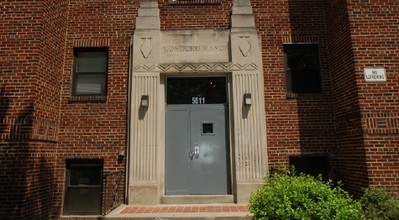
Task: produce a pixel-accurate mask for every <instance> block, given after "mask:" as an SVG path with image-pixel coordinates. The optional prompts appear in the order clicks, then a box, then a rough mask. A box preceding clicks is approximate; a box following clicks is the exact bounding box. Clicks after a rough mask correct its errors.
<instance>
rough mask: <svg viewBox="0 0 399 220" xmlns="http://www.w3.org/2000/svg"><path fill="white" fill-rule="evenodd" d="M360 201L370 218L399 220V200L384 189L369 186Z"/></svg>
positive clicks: (374, 219) (375, 219) (373, 219)
mask: <svg viewBox="0 0 399 220" xmlns="http://www.w3.org/2000/svg"><path fill="white" fill-rule="evenodd" d="M360 202H361V204H362V207H363V210H364V213H365V215H366V217H367V218H368V219H372V220H399V201H398V200H397V199H395V198H394V197H393V196H391V195H390V194H389V193H388V192H386V191H385V190H384V189H381V188H376V187H370V188H367V189H366V190H365V192H364V194H363V196H362V198H361V199H360Z"/></svg>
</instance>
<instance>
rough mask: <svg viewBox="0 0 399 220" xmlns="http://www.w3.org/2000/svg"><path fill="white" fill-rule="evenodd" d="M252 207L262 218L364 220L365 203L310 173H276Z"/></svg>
mask: <svg viewBox="0 0 399 220" xmlns="http://www.w3.org/2000/svg"><path fill="white" fill-rule="evenodd" d="M249 210H250V212H251V213H253V214H254V217H255V218H256V219H261V220H267V219H270V220H280V219H281V220H295V219H300V220H319V219H320V220H321V219H323V220H329V219H337V220H338V219H339V220H346V219H347V220H358V219H359V220H360V219H365V218H364V215H363V212H362V209H361V205H360V203H359V202H357V201H354V200H353V199H352V198H351V197H350V196H349V194H348V193H347V192H345V191H344V190H342V189H341V187H339V186H337V187H335V188H332V187H331V183H330V182H327V183H324V182H323V181H322V180H321V178H314V177H311V176H309V175H304V174H301V175H289V174H286V173H280V174H275V175H273V176H270V177H267V178H265V185H264V186H263V187H261V188H260V189H258V190H257V191H256V192H255V193H253V194H252V196H251V198H250V207H249Z"/></svg>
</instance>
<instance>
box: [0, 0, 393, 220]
mask: <svg viewBox="0 0 399 220" xmlns="http://www.w3.org/2000/svg"><path fill="white" fill-rule="evenodd" d="M0 8H1V12H0V13H1V15H2V16H1V17H0V21H1V22H0V39H1V41H0V42H1V43H0V125H1V126H0V218H10V217H14V218H22V219H24V218H28V217H29V218H32V219H46V218H49V216H55V217H58V216H60V215H64V214H65V215H68V213H69V212H68V210H70V213H75V214H76V209H77V208H76V207H73V206H70V205H68V201H69V200H68V199H71V200H72V201H73V199H74V198H78V197H74V196H76V195H77V194H76V193H75V194H74V193H73V187H71V188H69V186H73V182H74V181H75V180H74V176H75V175H76V178H78V180H76V181H78V184H77V186H79V184H80V185H90V184H92V185H93V186H98V187H99V189H98V190H100V191H101V193H100V194H99V195H100V196H99V197H98V199H99V202H98V204H99V205H100V206H101V207H100V208H99V213H98V214H104V213H106V211H107V209H108V208H109V207H108V204H109V202H110V201H109V200H112V201H111V203H112V202H119V201H121V200H123V201H124V202H125V203H128V204H158V203H163V202H171V199H170V198H169V196H168V195H167V193H165V192H167V191H168V189H169V188H168V187H169V186H168V184H172V186H171V188H170V189H171V192H172V193H171V195H175V194H178V193H173V192H175V191H173V190H172V189H174V188H173V187H175V186H174V185H173V184H174V183H169V182H168V180H167V179H168V178H169V179H171V178H172V177H171V176H168V175H170V174H168V172H169V171H168V170H167V169H168V168H165V164H167V165H168V156H167V155H169V154H168V151H169V150H168V149H169V148H168V145H169V142H168V137H169V136H168V135H171V134H170V133H169V130H173V129H175V127H174V124H173V123H172V124H168V123H171V122H168V117H169V116H168V113H166V112H168V111H169V110H171V111H172V110H173V108H169V107H170V104H171V102H169V100H168V99H167V98H166V96H168V95H169V90H168V88H169V87H168V85H169V84H168V82H172V81H169V80H171V79H181V78H183V79H187V80H189V79H191V80H195V79H198V78H201V77H202V78H207V79H210V80H211V81H210V83H213V82H214V81H212V80H213V79H214V78H217V77H218V78H223V79H224V80H225V86H226V94H227V98H226V100H225V101H223V105H222V104H220V103H221V102H217V104H215V106H216V105H219V107H220V106H226V107H225V108H226V109H225V112H227V113H225V115H224V116H225V119H226V121H227V122H226V124H225V127H226V140H227V144H226V149H227V150H226V149H225V150H226V151H225V154H226V157H227V162H226V164H227V168H226V175H227V186H226V187H227V188H226V192H225V193H222V194H223V195H224V197H223V199H224V200H227V201H230V202H232V203H245V201H246V199H247V197H248V195H249V192H250V191H252V190H253V189H255V188H256V187H257V186H259V184H261V182H262V177H263V176H264V175H266V174H267V173H269V172H274V171H275V170H278V169H280V168H281V167H282V166H287V165H289V164H295V165H297V166H298V167H300V169H303V170H304V171H308V172H321V173H323V174H324V175H325V176H326V177H330V178H333V179H335V180H342V181H343V182H344V185H345V188H346V189H347V190H349V191H350V192H351V193H353V194H355V195H361V193H362V189H363V188H364V187H367V186H369V185H382V186H385V187H388V188H389V189H391V190H394V189H395V188H397V187H399V174H398V173H399V111H398V107H399V106H398V105H399V100H398V98H397V97H399V94H398V93H399V76H398V75H397V73H398V72H399V26H398V25H397V24H398V23H399V3H398V1H397V0H384V1H382V0H374V1H364V0H362V1H359V0H347V1H343V0H310V1H306V2H304V1H301V0H269V1H264V0H251V1H249V0H192V1H189V0H181V1H179V0H175V1H174V0H158V1H156V0H141V1H139V0H113V1H103V0H90V1H82V0H68V1H65V0H47V1H30V0H26V1H11V0H6V1H2V2H1V3H0ZM312 48H313V49H312ZM104 60H105V62H104V66H103V67H104V68H100V67H99V68H98V69H95V70H89V71H88V72H87V71H86V69H85V68H90V65H86V64H88V63H89V64H90V62H92V61H95V63H99V62H102V61H104ZM85 65H86V66H85ZM309 67H310V68H309ZM85 71H86V72H85ZM295 71H297V72H295ZM301 71H308V72H307V73H308V75H301V74H303V73H302V72H301ZM369 72H370V73H371V75H368V74H369ZM295 74H296V75H295ZM373 74H374V75H373ZM104 76H105V77H104ZM90 77H94V78H90ZM370 77H371V78H370ZM170 85H171V83H170ZM259 85H260V86H259ZM248 95H249V96H248ZM248 97H249V98H250V99H251V100H248V102H247V100H246V98H248ZM193 98H200V100H201V98H204V100H205V97H201V96H198V97H193ZM206 98H207V100H208V99H209V97H206ZM193 100H194V99H193ZM143 102H147V105H146V104H145V103H143ZM196 102H197V103H183V104H201V103H198V99H197V101H196ZM204 102H205V101H204ZM215 103H216V102H215ZM205 104H208V103H205ZM204 106H206V105H204ZM193 108H197V107H192V106H191V107H190V106H188V107H187V109H188V110H187V111H192V109H193ZM198 108H199V107H198ZM201 108H202V107H201ZM208 110H209V109H207V111H208ZM179 111H181V109H179ZM179 117H180V116H179ZM208 122H209V120H205V122H203V123H202V126H203V127H202V128H203V129H205V128H207V129H208V130H207V131H209V127H208V126H210V125H211V124H212V123H210V122H209V123H208ZM176 126H177V125H176ZM212 126H213V124H212ZM215 129H216V127H215ZM210 131H211V133H212V132H213V128H212V129H210ZM203 133H205V132H204V131H203ZM203 136H204V135H203ZM205 136H206V135H205ZM169 139H173V138H172V136H170V137H169ZM165 140H166V141H165ZM172 151H173V150H172ZM189 153H191V152H189ZM193 153H194V159H195V156H196V154H195V153H196V151H193ZM171 155H172V157H173V155H174V153H173V152H172V153H171ZM165 158H166V159H165ZM191 160H192V158H191ZM185 162H187V161H185ZM314 167H318V168H320V170H317V169H316V170H315V169H314ZM79 169H80V170H79ZM165 169H166V171H165ZM82 170H84V171H82ZM84 172H89V173H90V172H93V173H96V172H97V173H98V174H99V176H98V177H93V176H91V177H93V178H92V179H90V178H89V177H90V175H89V177H87V176H85V174H82V173H84ZM119 174H121V175H120V176H122V177H120V176H118V175H119ZM79 175H80V176H79ZM93 175H94V174H93ZM79 177H80V179H79ZM189 177H190V176H189ZM85 178H86V179H85ZM97 179H98V181H97ZM116 179H117V180H118V181H117V183H115V180H116ZM86 181H87V182H86ZM92 181H93V182H92ZM165 185H166V186H165ZM190 187H192V186H191V185H190ZM115 189H118V192H119V193H116V194H115V193H114V194H112V192H114V191H115ZM190 189H191V188H190ZM69 190H71V191H69ZM80 190H83V189H80ZM83 191H84V190H83ZM81 192H82V191H81ZM101 194H102V196H101ZM189 194H190V192H189V193H184V192H183V196H181V197H182V198H183V199H180V200H179V201H178V202H180V203H184V202H185V200H184V199H193V198H192V197H190V196H189ZM191 194H196V193H191ZM199 194H201V193H199ZM204 194H206V195H208V194H213V193H206V192H205V193H204ZM216 194H218V195H219V194H220V193H216ZM178 195H180V194H178ZM115 196H116V197H118V198H119V199H118V200H115ZM171 197H173V196H171ZM209 198H210V199H215V198H214V197H212V196H209ZM215 201H217V198H216V200H215ZM172 202H173V201H172ZM96 204H97V203H96ZM110 206H112V205H110ZM89 208H90V207H89ZM97 208H98V207H97ZM66 210H67V211H66Z"/></svg>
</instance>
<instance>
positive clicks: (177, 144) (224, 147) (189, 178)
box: [166, 104, 230, 195]
mask: <svg viewBox="0 0 399 220" xmlns="http://www.w3.org/2000/svg"><path fill="white" fill-rule="evenodd" d="M226 116H227V109H226V105H224V104H213V105H169V106H168V107H167V111H166V194H167V195H224V194H228V193H229V191H230V190H229V160H228V158H229V152H228V142H227V138H226V131H227V120H226Z"/></svg>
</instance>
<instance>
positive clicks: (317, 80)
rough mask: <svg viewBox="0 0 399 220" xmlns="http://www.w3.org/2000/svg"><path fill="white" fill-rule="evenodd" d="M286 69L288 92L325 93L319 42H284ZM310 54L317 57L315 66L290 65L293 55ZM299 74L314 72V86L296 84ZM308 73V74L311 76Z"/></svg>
mask: <svg viewBox="0 0 399 220" xmlns="http://www.w3.org/2000/svg"><path fill="white" fill-rule="evenodd" d="M283 51H284V70H285V78H286V91H287V93H292V94H321V93H323V84H322V79H321V64H320V50H319V44H317V43H292V44H284V45H283ZM298 54H300V55H301V56H308V55H311V56H312V57H314V58H315V62H314V64H315V67H310V68H306V67H304V68H296V69H295V68H294V69H293V68H291V67H290V66H289V62H290V59H289V57H290V56H291V55H298ZM295 74H296V75H297V77H298V75H299V74H309V75H310V74H312V75H313V76H312V79H313V80H314V83H312V84H311V85H312V87H311V88H310V89H309V88H308V86H307V87H306V86H302V87H301V86H300V85H298V84H299V82H297V84H296V85H295V79H294V75H295ZM309 75H308V76H309Z"/></svg>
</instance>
